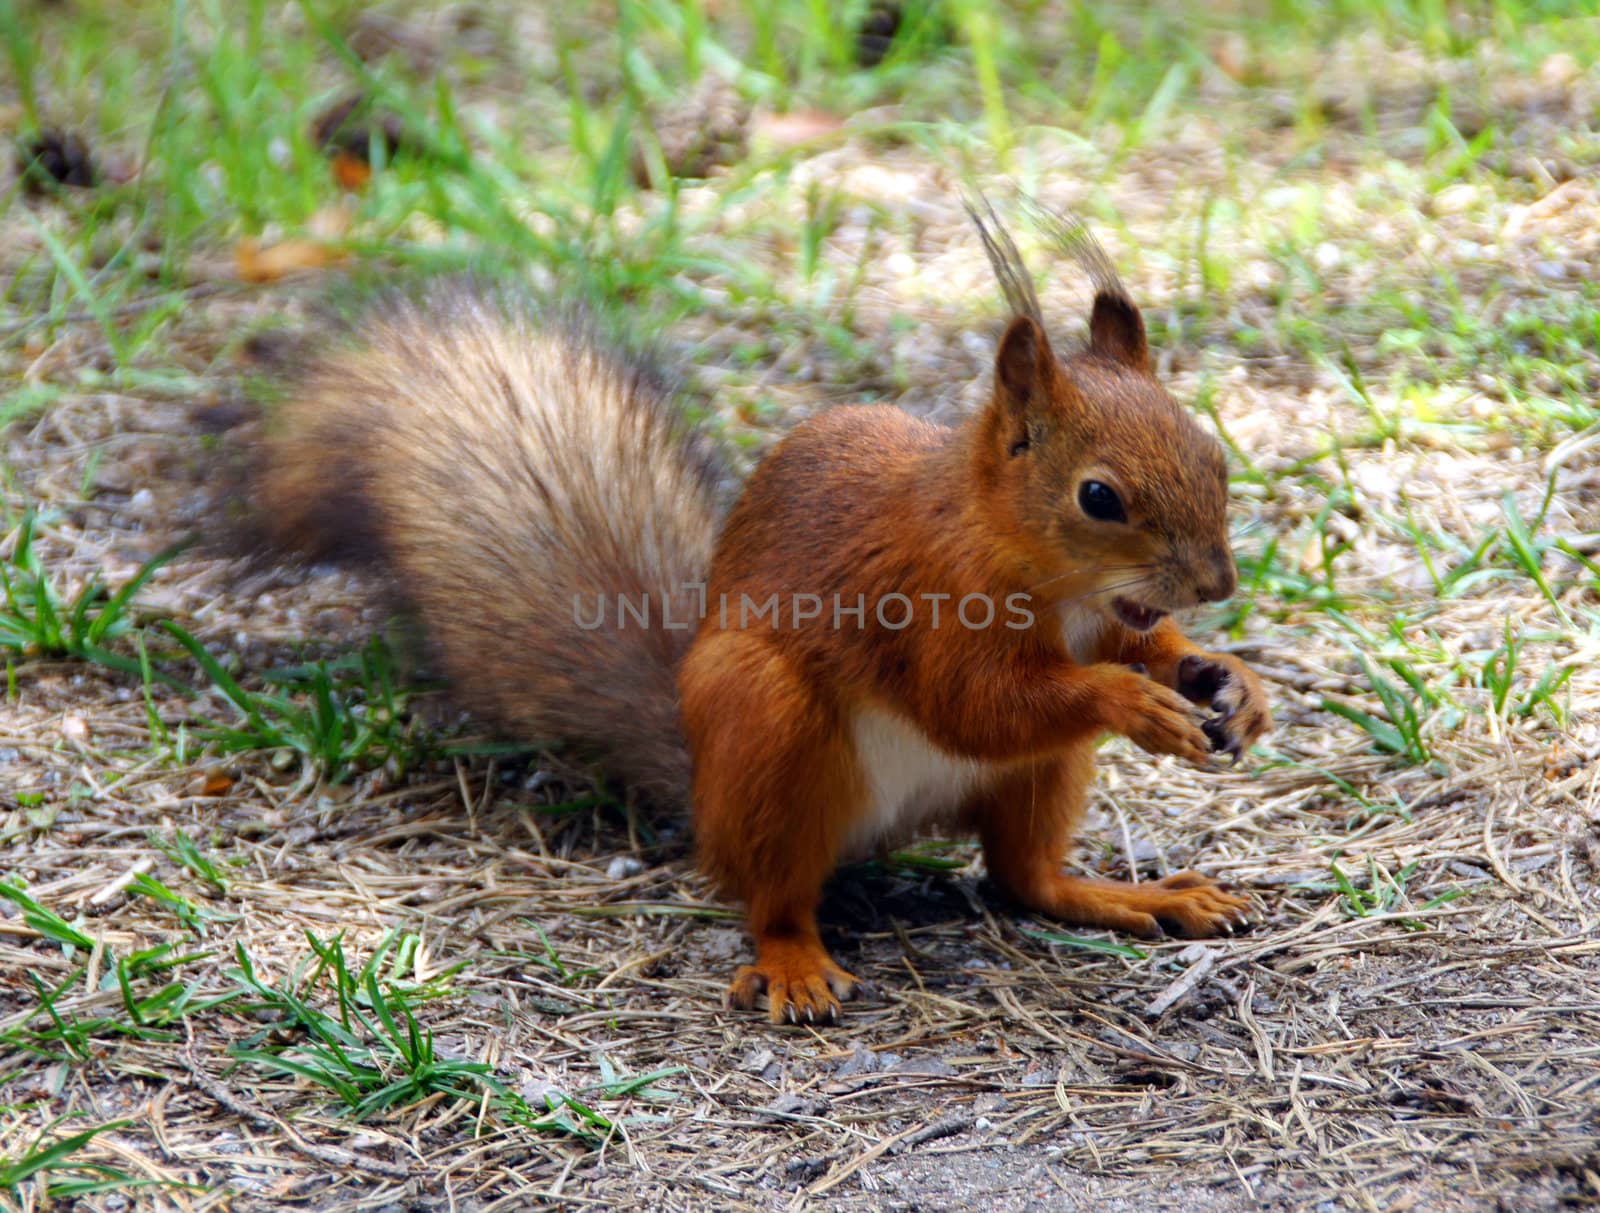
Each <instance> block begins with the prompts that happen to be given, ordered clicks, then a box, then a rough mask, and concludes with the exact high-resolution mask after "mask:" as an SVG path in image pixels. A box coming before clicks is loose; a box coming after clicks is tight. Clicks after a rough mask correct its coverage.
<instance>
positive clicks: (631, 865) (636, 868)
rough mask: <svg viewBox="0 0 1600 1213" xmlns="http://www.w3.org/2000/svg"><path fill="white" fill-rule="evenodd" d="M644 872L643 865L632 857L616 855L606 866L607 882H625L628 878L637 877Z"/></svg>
mask: <svg viewBox="0 0 1600 1213" xmlns="http://www.w3.org/2000/svg"><path fill="white" fill-rule="evenodd" d="M642 871H644V864H642V863H640V862H639V861H638V860H637V859H635V858H634V857H633V856H632V855H618V856H617V857H616V858H615V859H613V860H612V861H611V862H610V863H608V864H607V865H606V879H607V880H626V879H628V877H630V876H637V875H638V874H639V873H640V872H642Z"/></svg>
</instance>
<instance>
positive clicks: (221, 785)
mask: <svg viewBox="0 0 1600 1213" xmlns="http://www.w3.org/2000/svg"><path fill="white" fill-rule="evenodd" d="M232 790H233V776H232V775H229V774H228V773H227V772H226V771H207V772H206V778H205V782H204V783H202V784H201V785H200V795H202V796H226V795H227V794H228V793H229V792H231V791H232Z"/></svg>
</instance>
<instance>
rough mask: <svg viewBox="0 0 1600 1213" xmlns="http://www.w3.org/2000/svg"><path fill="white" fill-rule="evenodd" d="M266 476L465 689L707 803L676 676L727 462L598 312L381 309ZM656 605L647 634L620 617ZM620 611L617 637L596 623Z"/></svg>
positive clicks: (640, 776) (647, 783) (486, 291)
mask: <svg viewBox="0 0 1600 1213" xmlns="http://www.w3.org/2000/svg"><path fill="white" fill-rule="evenodd" d="M293 386H294V390H293V393H292V395H291V397H290V399H289V400H288V401H287V402H286V403H285V404H284V405H283V406H281V407H280V408H279V409H278V410H277V411H276V413H275V414H274V416H273V419H272V425H271V427H270V429H269V432H268V434H267V436H266V437H265V438H264V439H263V443H262V448H261V451H260V458H259V461H258V466H257V468H256V472H255V478H254V493H255V498H256V500H255V502H254V504H255V506H256V507H257V508H258V509H259V514H260V518H259V522H260V526H261V527H262V528H263V530H264V531H265V532H266V534H267V536H268V538H269V539H270V540H271V542H272V543H273V544H274V545H275V546H276V547H278V548H280V549H282V550H285V551H292V552H298V553H301V554H304V555H307V556H310V557H314V558H320V559H327V558H342V559H347V560H353V561H358V562H359V563H361V564H363V565H367V566H369V567H370V566H376V567H377V569H378V571H379V572H380V573H381V574H382V575H383V576H384V577H385V578H386V579H387V580H388V581H389V582H390V583H392V585H393V586H394V587H395V588H396V589H397V590H398V591H399V592H400V593H401V595H402V596H403V597H404V598H405V599H406V600H407V601H408V602H409V603H410V604H411V605H412V606H414V607H415V608H416V610H417V611H418V613H419V614H420V615H421V617H422V621H423V624H424V626H425V627H426V629H427V631H428V633H429V636H430V638H431V642H432V644H433V646H434V648H435V649H436V651H437V653H438V655H439V659H440V661H441V662H442V664H443V667H444V672H445V675H446V676H447V677H448V678H449V680H450V682H451V684H452V686H453V688H454V690H455V692H456V693H457V694H458V695H459V697H460V699H461V701H462V703H463V704H464V705H465V706H467V707H469V708H470V709H471V710H472V711H474V712H475V713H477V714H479V715H481V716H483V717H485V718H486V719H488V720H489V721H491V722H492V723H493V724H495V725H497V726H499V727H500V728H502V729H504V730H505V731H507V733H508V734H509V735H511V736H514V737H516V738H517V739H519V740H526V741H534V742H542V741H563V742H571V743H575V744H577V745H579V746H581V747H583V748H585V749H586V750H587V751H588V752H590V753H591V754H592V755H594V756H595V757H596V758H597V759H598V760H599V761H600V762H601V763H602V765H603V766H604V769H605V770H606V771H607V773H608V774H610V775H612V776H614V777H615V778H617V779H619V780H621V781H623V782H624V783H625V784H626V785H627V786H629V787H631V788H635V789H637V790H638V791H640V792H641V793H643V794H644V795H646V796H647V797H649V798H650V799H651V800H652V801H655V802H657V803H660V804H666V805H674V806H676V805H681V804H685V803H687V794H688V786H689V759H688V753H687V751H686V749H685V746H684V742H683V740H682V735H681V730H680V726H679V723H678V702H677V692H676V689H675V685H674V675H675V671H676V668H677V664H678V661H679V660H680V659H681V657H682V656H683V653H684V652H685V650H686V649H687V648H688V645H689V641H690V639H691V638H692V636H693V634H694V633H693V631H692V625H691V627H690V628H667V627H664V626H662V617H661V614H660V608H661V605H662V595H663V594H666V595H667V597H668V599H669V605H670V618H671V620H672V621H674V622H675V623H676V622H679V621H685V620H688V621H692V620H693V619H695V617H696V616H695V612H696V611H697V610H698V607H699V601H700V599H699V596H698V593H696V592H694V591H691V590H689V589H687V588H686V587H687V586H688V585H691V584H693V583H696V582H701V581H703V580H704V575H705V573H706V571H707V570H708V569H709V568H710V565H711V551H712V544H713V541H714V539H715V535H716V531H717V526H718V522H719V518H720V513H721V510H720V506H719V500H718V499H719V492H718V490H719V482H720V469H719V466H718V462H717V460H716V458H715V456H714V453H713V452H712V450H711V448H710V444H709V443H708V442H707V441H706V439H705V438H704V437H703V436H701V435H699V434H698V433H697V432H696V431H695V430H694V428H693V427H692V426H691V425H689V423H688V422H687V421H686V420H685V418H684V417H683V416H682V414H681V413H680V412H679V410H678V408H677V406H676V404H675V403H674V400H673V396H672V394H671V392H670V391H669V390H668V389H667V387H666V386H665V385H664V384H663V383H662V382H661V381H660V380H659V379H658V378H657V377H656V376H654V375H653V374H652V373H651V372H650V371H648V370H646V369H644V368H643V367H641V366H639V365H636V364H635V363H634V362H632V361H630V360H629V359H626V358H623V357H620V356H618V355H616V354H613V353H611V352H609V351H608V350H607V349H606V348H605V346H604V345H603V344H602V343H601V342H599V341H597V340H596V339H595V338H594V337H593V336H592V334H590V333H589V332H588V331H587V330H586V328H585V326H584V325H582V324H579V323H574V322H572V321H571V320H551V319H549V318H548V317H546V316H544V315H543V314H542V313H541V311H540V310H539V309H538V308H536V307H534V306H533V305H531V304H529V303H526V302H521V301H519V300H517V299H516V298H515V297H514V296H513V295H510V294H507V293H505V292H502V291H499V290H497V289H495V288H493V287H489V286H485V285H481V284H478V285H474V284H471V283H466V282H460V281H454V282H448V283H438V284H434V285H433V286H431V287H429V288H428V289H427V290H426V291H424V292H423V293H422V294H420V295H418V296H416V297H414V298H405V299H391V300H389V301H388V302H386V303H385V304H384V305H382V306H380V307H378V308H376V309H375V310H373V311H372V312H370V313H369V314H368V315H367V317H366V318H365V320H364V321H362V322H361V324H360V325H358V327H357V329H356V331H355V332H354V334H353V335H352V339H351V340H348V341H345V342H342V343H330V344H329V346H328V347H327V348H326V349H325V350H324V352H322V353H320V354H319V355H317V356H316V357H315V358H314V359H313V360H312V362H311V364H310V365H309V366H308V367H307V368H306V369H305V370H304V371H303V372H302V373H300V374H299V375H298V376H297V379H296V382H295V384H294V385H293ZM619 594H621V595H624V596H626V597H627V598H628V599H629V600H630V601H631V602H634V603H639V602H641V601H642V600H643V598H644V597H645V596H646V595H648V597H649V600H650V611H651V614H650V620H649V626H647V627H646V626H638V625H637V623H636V621H635V619H633V618H631V617H630V618H629V619H628V620H627V622H626V625H625V626H624V625H621V624H619V621H618V618H617V597H618V595H619ZM601 600H604V601H605V603H606V615H605V621H604V624H603V625H602V626H599V627H592V628H590V627H582V626H579V623H578V618H579V615H576V614H575V604H576V605H577V609H578V611H579V612H580V613H581V617H582V618H583V619H584V621H585V622H586V623H590V622H592V621H593V620H594V618H595V612H596V611H597V609H599V608H598V603H599V602H600V601H601Z"/></svg>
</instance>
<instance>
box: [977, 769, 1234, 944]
mask: <svg viewBox="0 0 1600 1213" xmlns="http://www.w3.org/2000/svg"><path fill="white" fill-rule="evenodd" d="M1093 774H1094V745H1093V743H1092V742H1086V743H1084V744H1082V745H1078V746H1074V747H1072V748H1071V749H1069V750H1068V751H1066V752H1065V753H1064V754H1061V755H1058V756H1056V757H1053V758H1050V759H1046V760H1044V761H1040V762H1036V763H1031V764H1029V765H1027V766H1024V767H1020V768H1017V769H1016V770H1014V771H1012V772H1010V773H1008V774H1007V775H1006V776H1005V777H1003V778H1002V779H1001V780H1000V781H999V782H998V783H996V784H992V785H990V786H989V787H987V788H986V789H985V790H984V793H983V795H982V796H981V797H979V798H977V799H975V800H974V801H973V802H972V803H971V804H970V805H968V806H967V808H966V810H965V812H964V816H966V817H968V818H969V819H970V821H971V823H972V825H973V827H974V828H976V830H977V831H978V835H979V837H980V838H982V840H983V851H984V858H985V859H986V860H987V861H988V865H989V874H990V875H991V876H992V877H994V879H995V881H996V882H997V883H999V884H1000V885H1002V886H1003V887H1004V888H1005V889H1007V890H1008V891H1009V892H1010V893H1011V894H1012V895H1013V896H1014V897H1016V898H1017V900H1018V901H1020V902H1022V903H1023V904H1024V905H1026V906H1028V907H1029V908H1030V909H1034V910H1038V911H1039V912H1040V913H1043V914H1048V915H1050V917H1052V918H1057V919H1060V920H1061V921H1062V922H1065V923H1070V924H1072V925H1074V926H1080V927H1106V928H1109V929H1111V930H1114V931H1125V932H1127V933H1128V934H1130V935H1137V936H1139V937H1141V938H1144V939H1155V938H1159V937H1160V936H1161V935H1162V934H1163V933H1171V934H1174V935H1182V936H1186V937H1190V938H1204V937H1206V936H1211V935H1218V934H1223V933H1226V932H1231V931H1232V930H1233V929H1234V928H1235V927H1240V926H1244V925H1245V924H1246V923H1247V922H1248V921H1249V918H1248V910H1249V904H1250V903H1249V902H1247V901H1246V900H1245V899H1244V898H1242V897H1238V896H1235V895H1234V894H1232V893H1229V892H1226V891H1225V890H1223V889H1221V888H1219V887H1218V886H1217V884H1216V882H1215V881H1213V880H1211V879H1209V878H1208V877H1205V876H1201V875H1200V874H1199V873H1197V872H1177V873H1174V874H1173V875H1171V876H1168V877H1166V878H1165V879H1162V880H1155V881H1147V882H1145V883H1143V884H1127V883H1124V882H1122V881H1117V880H1095V879H1091V878H1088V877H1081V876H1068V875H1067V874H1066V873H1064V872H1063V871H1062V870H1061V861H1062V857H1063V856H1064V855H1065V854H1066V849H1067V847H1068V846H1069V845H1070V844H1071V842H1072V839H1073V837H1074V835H1076V834H1077V831H1078V827H1079V826H1080V825H1081V824H1082V822H1083V814H1084V803H1085V796H1086V794H1087V792H1088V787H1089V780H1090V779H1091V778H1092V776H1093Z"/></svg>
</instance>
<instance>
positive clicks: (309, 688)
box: [161, 621, 433, 783]
mask: <svg viewBox="0 0 1600 1213" xmlns="http://www.w3.org/2000/svg"><path fill="white" fill-rule="evenodd" d="M161 626H162V628H163V630H164V631H165V632H166V633H167V634H168V635H169V636H171V637H172V638H173V639H175V640H176V641H177V642H178V643H179V644H180V645H182V646H183V648H184V649H186V650H187V651H188V652H189V654H190V655H191V656H192V657H193V658H194V660H195V662H196V664H197V665H198V666H199V667H200V670H201V672H202V673H203V674H204V675H205V676H206V677H207V678H208V679H209V680H210V681H211V683H212V685H213V686H214V687H215V688H216V690H218V691H220V692H221V693H222V695H223V696H224V697H225V698H226V699H227V700H228V702H229V703H230V704H232V705H233V707H234V708H235V709H236V710H237V712H238V716H239V719H238V720H237V721H236V722H234V723H231V724H230V723H222V722H217V721H211V720H206V719H201V720H199V722H198V723H197V724H196V726H195V735H196V737H197V739H198V740H200V741H201V743H202V744H204V745H205V746H206V747H207V748H208V749H210V750H211V751H213V752H215V753H219V754H240V753H250V752H254V751H261V750H266V751H277V752H279V753H283V754H285V755H291V756H298V757H299V758H300V759H302V760H303V761H304V762H306V763H308V764H309V765H310V766H311V768H312V769H313V770H314V771H315V772H317V774H318V775H319V776H320V777H321V778H322V779H325V780H326V781H327V782H329V783H339V782H342V781H343V780H345V779H347V778H349V777H350V776H352V775H354V774H356V773H358V772H360V771H365V770H371V769H374V768H378V767H386V768H387V769H388V770H389V771H390V772H391V773H392V774H393V775H394V776H395V777H399V776H400V775H402V774H404V773H405V771H406V770H407V769H409V768H410V767H413V766H416V765H418V764H420V763H421V762H423V761H426V759H427V757H428V756H429V755H430V754H431V753H432V752H433V743H432V741H431V739H430V738H429V736H428V735H427V734H426V732H425V731H424V730H423V728H422V726H421V724H420V722H418V721H417V720H415V719H414V718H413V717H412V716H411V715H410V714H409V712H408V705H409V701H410V696H411V691H410V690H409V689H407V688H405V687H403V686H401V685H400V684H399V683H398V682H397V679H396V677H395V672H394V669H393V666H392V663H391V661H390V658H389V654H388V650H387V649H386V647H385V646H384V643H383V641H382V640H381V639H380V638H377V637H374V638H373V639H372V640H371V641H370V642H369V643H368V644H367V646H366V647H365V648H364V649H361V650H359V651H357V652H355V653H351V654H348V655H346V656H344V657H340V658H337V659H335V660H333V661H319V662H313V663H311V664H309V665H304V666H292V667H286V668H283V669H279V670H272V671H268V672H267V673H266V674H265V675H264V676H263V677H264V679H265V681H266V682H267V684H268V686H269V687H270V688H271V689H270V690H266V691H252V690H247V689H246V688H245V687H244V686H243V685H241V684H240V682H239V680H238V679H237V678H235V677H234V675H233V674H231V673H230V672H229V671H228V670H227V668H226V667H225V666H224V665H223V664H222V662H221V661H220V660H218V659H217V658H216V657H215V656H214V655H213V654H212V653H211V652H210V651H209V650H208V649H207V648H206V647H205V645H203V644H201V643H200V641H198V640H196V639H195V638H194V637H193V636H191V635H190V634H189V633H188V632H187V631H185V630H184V629H183V628H181V627H179V626H178V625H177V624H176V623H172V622H171V621H165V622H163V623H162V625H161Z"/></svg>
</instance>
